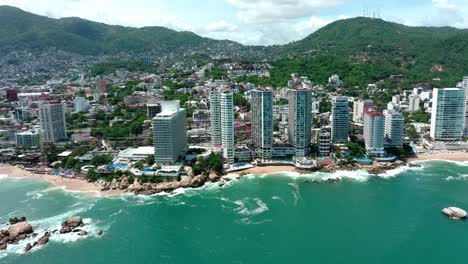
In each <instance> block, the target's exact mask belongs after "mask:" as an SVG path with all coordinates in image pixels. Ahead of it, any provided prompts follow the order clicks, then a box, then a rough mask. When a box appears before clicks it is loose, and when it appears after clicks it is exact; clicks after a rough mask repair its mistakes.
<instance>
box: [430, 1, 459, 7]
mask: <svg viewBox="0 0 468 264" xmlns="http://www.w3.org/2000/svg"><path fill="white" fill-rule="evenodd" d="M432 4H433V5H434V6H435V7H436V8H451V9H452V8H456V6H455V5H454V4H452V3H450V1H449V0H432Z"/></svg>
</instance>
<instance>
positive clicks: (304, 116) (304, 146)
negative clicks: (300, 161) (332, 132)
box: [288, 88, 312, 158]
mask: <svg viewBox="0 0 468 264" xmlns="http://www.w3.org/2000/svg"><path fill="white" fill-rule="evenodd" d="M288 100H289V107H288V109H289V118H288V119H289V129H288V134H289V135H288V136H289V143H290V144H291V145H292V146H293V147H294V148H295V153H296V155H295V156H296V158H303V157H306V156H307V155H308V154H309V152H310V144H311V137H312V131H311V126H312V115H311V108H312V91H311V90H310V89H308V88H298V89H290V90H289V91H288Z"/></svg>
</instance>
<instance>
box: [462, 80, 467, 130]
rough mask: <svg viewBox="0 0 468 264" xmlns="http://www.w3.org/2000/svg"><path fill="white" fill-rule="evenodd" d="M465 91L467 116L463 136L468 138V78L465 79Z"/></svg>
mask: <svg viewBox="0 0 468 264" xmlns="http://www.w3.org/2000/svg"><path fill="white" fill-rule="evenodd" d="M462 87H463V91H464V92H465V116H464V123H463V124H464V125H463V135H464V136H465V137H468V76H465V77H463V82H462Z"/></svg>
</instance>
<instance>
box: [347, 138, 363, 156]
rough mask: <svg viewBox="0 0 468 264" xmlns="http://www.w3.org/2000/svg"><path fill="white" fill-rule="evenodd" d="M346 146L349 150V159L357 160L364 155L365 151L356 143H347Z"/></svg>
mask: <svg viewBox="0 0 468 264" xmlns="http://www.w3.org/2000/svg"><path fill="white" fill-rule="evenodd" d="M346 146H347V147H348V149H349V154H350V156H351V157H355V158H359V157H364V156H365V155H366V149H365V148H364V147H363V146H362V145H360V144H358V143H354V142H348V143H347V144H346Z"/></svg>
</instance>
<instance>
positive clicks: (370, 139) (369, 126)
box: [364, 107, 385, 156]
mask: <svg viewBox="0 0 468 264" xmlns="http://www.w3.org/2000/svg"><path fill="white" fill-rule="evenodd" d="M384 133H385V121H384V116H383V114H382V113H380V112H378V111H377V108H375V107H368V108H366V110H365V113H364V141H365V143H366V150H367V153H368V154H369V155H376V156H383V155H384V154H385V151H384Z"/></svg>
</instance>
